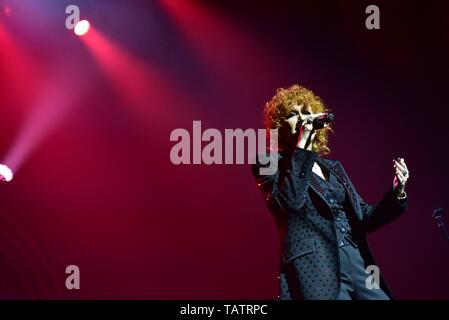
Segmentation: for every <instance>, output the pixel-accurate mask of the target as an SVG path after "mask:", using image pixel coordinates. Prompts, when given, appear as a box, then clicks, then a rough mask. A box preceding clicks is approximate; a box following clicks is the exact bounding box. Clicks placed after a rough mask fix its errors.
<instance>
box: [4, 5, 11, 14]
mask: <svg viewBox="0 0 449 320" xmlns="http://www.w3.org/2000/svg"><path fill="white" fill-rule="evenodd" d="M3 13H4V14H5V15H6V16H9V15H10V14H11V13H12V7H11V6H10V5H9V4H5V6H4V7H3Z"/></svg>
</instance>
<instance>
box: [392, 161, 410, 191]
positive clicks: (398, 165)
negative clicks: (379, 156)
mask: <svg viewBox="0 0 449 320" xmlns="http://www.w3.org/2000/svg"><path fill="white" fill-rule="evenodd" d="M393 168H394V170H395V175H394V178H393V189H394V192H395V193H396V196H398V197H401V198H403V197H405V196H406V195H405V185H406V184H407V181H408V178H409V177H410V172H409V171H408V168H407V165H406V164H405V161H404V159H402V158H398V159H397V160H393Z"/></svg>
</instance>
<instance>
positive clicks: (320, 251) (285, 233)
mask: <svg viewBox="0 0 449 320" xmlns="http://www.w3.org/2000/svg"><path fill="white" fill-rule="evenodd" d="M273 157H276V158H277V159H278V162H277V163H278V170H277V171H276V173H275V174H273V175H260V174H259V168H260V167H267V166H268V165H265V166H263V165H261V164H260V163H259V161H257V163H256V164H255V165H253V166H252V170H253V174H254V176H255V177H256V180H257V184H258V186H259V188H260V189H261V191H262V192H263V194H264V198H265V200H266V203H267V205H268V207H269V208H270V211H271V213H272V214H273V216H274V218H275V220H276V223H277V227H278V230H279V233H280V236H281V259H280V260H281V261H280V273H279V289H280V290H279V291H280V293H279V299H335V298H336V296H337V294H338V292H339V289H340V270H339V251H338V250H339V248H338V244H337V237H336V228H335V225H334V219H333V214H332V212H331V209H330V206H329V204H328V203H327V202H326V199H325V198H324V197H323V196H322V195H321V192H320V190H318V188H319V185H318V184H316V183H313V182H314V179H313V178H312V167H313V164H314V162H315V161H321V163H322V164H323V165H325V166H326V167H327V168H328V169H329V170H331V171H332V172H333V173H335V175H336V176H337V178H338V179H339V180H340V181H341V183H342V184H343V186H344V187H345V190H346V194H347V198H348V200H349V201H348V206H347V208H346V213H347V215H348V218H349V219H350V221H351V224H352V225H353V230H352V231H353V238H355V239H356V241H357V243H358V244H359V249H360V252H361V254H362V257H363V258H364V260H365V262H366V263H367V265H375V264H376V263H375V261H374V259H373V257H372V255H371V252H370V249H369V247H368V243H367V241H366V236H365V233H366V232H371V231H375V230H377V229H379V228H381V227H382V226H384V225H386V224H388V223H390V222H392V221H393V220H395V219H396V218H398V217H399V216H400V215H401V214H402V213H403V212H404V211H405V209H406V207H407V202H406V200H398V199H397V198H396V197H395V195H394V193H393V189H392V188H391V189H390V190H388V191H387V192H386V193H385V194H384V197H383V198H382V200H380V201H379V202H377V203H376V204H375V205H368V204H367V203H365V202H364V201H363V200H362V198H361V197H360V196H359V195H358V194H357V192H356V190H355V188H354V186H353V185H352V183H351V181H350V180H349V177H348V175H347V174H346V172H345V170H344V169H343V166H342V165H341V164H340V162H338V161H332V160H326V159H322V158H320V157H318V155H317V153H316V152H313V151H308V150H304V149H300V148H296V149H295V150H294V151H292V152H290V153H288V154H287V153H282V152H280V153H278V154H277V155H276V156H273V155H272V156H271V160H274V158H273ZM311 178H312V179H311ZM367 276H368V275H367ZM380 284H381V288H382V289H384V291H385V292H386V293H387V294H388V295H389V296H390V298H393V297H392V295H391V292H390V290H389V289H388V287H387V286H386V283H385V281H384V279H383V277H382V276H381V283H380Z"/></svg>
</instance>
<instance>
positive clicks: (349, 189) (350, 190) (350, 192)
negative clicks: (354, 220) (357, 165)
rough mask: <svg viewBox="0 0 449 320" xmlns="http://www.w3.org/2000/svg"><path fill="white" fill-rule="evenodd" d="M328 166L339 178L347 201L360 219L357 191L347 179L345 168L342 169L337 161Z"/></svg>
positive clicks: (360, 212) (360, 210)
mask: <svg viewBox="0 0 449 320" xmlns="http://www.w3.org/2000/svg"><path fill="white" fill-rule="evenodd" d="M328 168H329V169H330V170H332V172H333V173H334V174H335V176H336V177H337V179H338V180H340V182H341V184H342V185H343V187H344V188H345V190H346V195H347V196H348V198H349V201H350V203H351V205H352V208H353V209H354V212H355V214H356V215H357V217H359V219H362V216H361V215H362V209H361V208H360V202H359V201H358V198H357V196H356V195H357V193H356V192H355V189H354V186H353V185H352V183H351V181H350V180H349V177H348V175H347V174H346V172H345V170H344V169H343V167H342V165H341V163H340V162H338V161H333V162H332V163H331V164H330V165H329V166H328Z"/></svg>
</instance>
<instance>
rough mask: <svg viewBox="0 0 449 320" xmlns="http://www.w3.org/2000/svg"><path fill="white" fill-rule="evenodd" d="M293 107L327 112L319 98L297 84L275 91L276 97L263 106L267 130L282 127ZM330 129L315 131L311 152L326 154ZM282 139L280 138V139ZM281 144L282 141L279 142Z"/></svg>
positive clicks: (328, 150)
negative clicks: (305, 107)
mask: <svg viewBox="0 0 449 320" xmlns="http://www.w3.org/2000/svg"><path fill="white" fill-rule="evenodd" d="M295 105H298V106H299V105H304V106H308V107H309V108H310V109H311V111H312V113H319V112H328V111H329V109H327V108H326V107H325V106H324V104H323V102H322V101H321V99H320V97H318V96H316V95H315V94H314V93H313V92H312V91H310V90H309V89H307V88H304V87H302V86H300V85H298V84H294V85H292V86H291V87H289V88H287V89H284V88H279V89H277V90H276V95H275V96H274V97H273V98H271V100H270V101H268V102H267V103H266V104H265V108H264V111H263V113H264V124H265V128H266V129H267V130H269V129H278V128H281V127H283V126H284V124H285V119H286V118H287V115H289V114H290V112H291V111H292V110H293V107H294V106H295ZM331 131H332V129H331V127H330V126H328V127H326V128H323V129H321V130H317V131H316V136H315V139H314V140H313V143H312V150H313V151H315V152H318V153H319V154H328V153H330V149H329V147H328V144H329V140H328V133H329V132H331ZM280 138H281V139H282V137H280ZM280 144H282V141H280Z"/></svg>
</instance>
